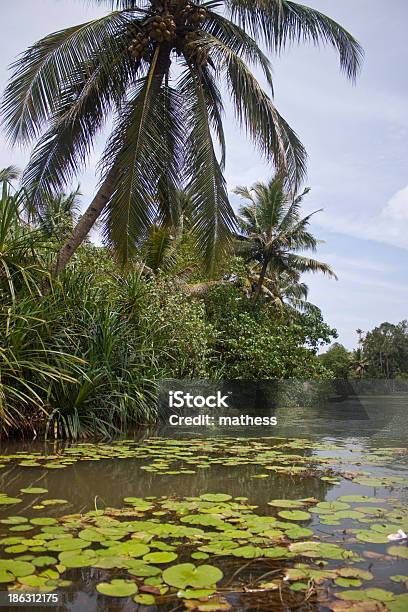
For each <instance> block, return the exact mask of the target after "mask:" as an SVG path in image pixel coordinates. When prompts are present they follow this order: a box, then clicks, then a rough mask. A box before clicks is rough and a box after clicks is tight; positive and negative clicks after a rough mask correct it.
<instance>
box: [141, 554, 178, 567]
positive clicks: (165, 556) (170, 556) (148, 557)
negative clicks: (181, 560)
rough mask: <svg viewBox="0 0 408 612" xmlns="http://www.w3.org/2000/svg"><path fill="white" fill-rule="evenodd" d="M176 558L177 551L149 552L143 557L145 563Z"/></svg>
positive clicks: (164, 561)
mask: <svg viewBox="0 0 408 612" xmlns="http://www.w3.org/2000/svg"><path fill="white" fill-rule="evenodd" d="M175 559H177V553H173V552H151V553H149V554H147V555H145V556H144V557H143V561H146V563H158V564H161V563H170V562H171V561H175Z"/></svg>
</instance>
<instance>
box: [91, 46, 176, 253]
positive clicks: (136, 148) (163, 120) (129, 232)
mask: <svg viewBox="0 0 408 612" xmlns="http://www.w3.org/2000/svg"><path fill="white" fill-rule="evenodd" d="M159 54H160V49H159V47H158V48H157V51H156V55H155V59H154V60H153V62H152V64H151V68H150V72H149V74H148V76H147V77H145V78H143V79H140V81H139V83H138V84H137V86H136V87H135V91H134V93H133V97H132V98H131V99H130V100H129V102H128V103H127V105H126V106H125V107H124V108H123V110H122V111H121V114H120V116H119V117H118V119H117V122H116V125H115V128H114V130H113V133H112V135H111V137H110V139H109V141H108V143H107V146H106V148H105V153H104V155H103V158H102V169H103V170H104V171H111V170H112V169H114V171H115V173H116V176H117V178H116V181H115V183H116V186H115V191H114V193H113V195H112V197H111V199H110V201H109V203H108V206H107V209H106V213H105V217H104V220H105V222H106V227H105V238H106V239H107V241H108V242H109V243H110V244H111V245H112V246H113V247H114V249H115V252H116V254H117V256H118V258H119V260H120V261H121V263H126V261H127V260H128V259H129V257H130V256H131V254H132V252H133V251H134V249H135V246H136V241H137V240H138V239H139V238H140V236H142V235H144V233H145V232H146V230H147V229H148V227H149V226H150V225H151V224H152V223H153V222H154V220H155V219H156V217H157V214H158V213H162V214H163V211H164V208H163V207H164V206H165V203H164V202H163V201H162V202H159V198H158V196H159V194H158V188H159V181H160V179H161V177H163V176H165V177H166V180H165V184H166V185H167V186H168V185H169V182H171V184H172V186H174V189H173V188H172V189H171V190H168V191H167V195H168V196H171V195H172V194H176V193H177V189H176V187H177V186H178V181H179V179H180V177H179V176H178V164H177V158H178V152H177V151H178V149H179V148H180V147H181V143H180V138H181V134H182V133H183V115H182V109H181V108H180V104H178V98H177V93H176V92H175V91H174V90H173V89H171V88H169V87H166V86H162V80H163V76H164V74H163V73H162V72H161V69H159ZM169 98H170V99H171V102H170V104H169ZM169 142H171V146H172V148H173V152H172V151H169V150H168V148H167V147H168V146H169ZM161 195H163V193H162V194H161ZM166 206H168V204H166Z"/></svg>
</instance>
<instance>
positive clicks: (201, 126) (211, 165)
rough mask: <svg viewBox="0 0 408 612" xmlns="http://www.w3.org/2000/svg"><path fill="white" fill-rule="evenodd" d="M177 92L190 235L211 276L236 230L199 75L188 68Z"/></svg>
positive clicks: (190, 67)
mask: <svg viewBox="0 0 408 612" xmlns="http://www.w3.org/2000/svg"><path fill="white" fill-rule="evenodd" d="M179 91H180V94H181V95H182V97H183V99H184V100H186V130H187V134H188V136H187V143H186V158H187V163H186V167H187V168H188V172H189V177H188V185H187V188H188V190H189V192H190V194H191V198H192V200H193V204H194V208H195V213H194V224H193V227H192V229H191V232H192V235H193V237H194V238H195V241H196V246H197V249H198V252H201V253H202V256H203V260H204V262H205V265H206V267H207V270H208V272H209V273H210V274H211V273H213V272H214V270H215V268H216V265H217V261H218V259H219V258H222V257H223V255H224V254H225V253H226V251H227V250H228V249H229V248H230V244H231V240H232V232H233V230H234V229H235V227H236V220H235V214H234V211H233V209H232V207H231V205H230V202H229V199H228V194H227V190H226V184H225V179H224V177H223V175H222V172H221V167H220V164H219V162H218V160H217V157H216V154H215V151H214V145H213V141H212V136H211V129H210V113H209V110H208V106H207V100H206V97H205V94H204V92H203V87H202V82H201V79H200V74H199V73H198V71H196V69H195V68H194V67H192V66H189V68H188V69H187V70H186V71H185V72H184V74H183V75H182V77H181V79H180V82H179Z"/></svg>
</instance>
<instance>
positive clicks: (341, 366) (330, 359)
mask: <svg viewBox="0 0 408 612" xmlns="http://www.w3.org/2000/svg"><path fill="white" fill-rule="evenodd" d="M320 361H321V362H322V363H323V365H324V366H325V367H326V368H327V369H328V370H330V371H331V372H333V375H334V377H335V378H344V379H346V378H349V376H350V370H351V367H352V363H353V356H352V353H350V352H349V351H348V350H347V349H346V348H345V347H344V346H343V345H342V344H339V343H338V342H335V343H334V344H333V345H332V346H331V347H330V348H329V349H328V350H327V351H326V352H325V353H323V354H322V355H320Z"/></svg>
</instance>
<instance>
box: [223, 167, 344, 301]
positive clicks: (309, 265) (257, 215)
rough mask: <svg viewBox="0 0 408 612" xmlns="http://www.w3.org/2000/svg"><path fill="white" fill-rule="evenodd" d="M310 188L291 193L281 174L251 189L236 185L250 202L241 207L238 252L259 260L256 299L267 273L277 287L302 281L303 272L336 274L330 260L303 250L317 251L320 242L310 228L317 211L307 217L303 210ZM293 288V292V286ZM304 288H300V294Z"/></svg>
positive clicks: (237, 192) (240, 193) (249, 258)
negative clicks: (284, 281) (326, 260)
mask: <svg viewBox="0 0 408 612" xmlns="http://www.w3.org/2000/svg"><path fill="white" fill-rule="evenodd" d="M308 192H309V189H305V190H304V191H303V193H301V194H300V195H297V196H295V197H294V196H292V194H291V193H289V192H287V191H286V190H285V184H284V180H283V179H282V178H281V177H280V176H278V177H275V178H274V179H272V180H271V181H270V182H269V183H268V184H264V183H256V184H255V185H254V186H253V187H252V188H251V189H248V188H247V187H237V189H236V190H235V193H236V194H237V195H239V196H241V197H242V198H243V199H244V200H245V201H247V202H248V204H245V205H243V206H241V208H240V210H239V218H238V221H239V226H240V228H241V231H242V234H241V235H240V236H239V238H238V240H237V244H236V246H237V253H238V254H241V255H244V256H245V257H246V259H247V261H255V262H257V264H258V267H259V274H258V278H257V282H256V286H255V290H254V299H255V301H256V300H257V299H258V298H259V296H260V295H261V293H262V289H263V286H264V282H265V279H266V277H268V279H270V281H269V282H271V283H272V284H275V286H276V287H279V284H280V283H282V281H283V280H284V279H286V281H291V284H292V285H293V283H297V282H299V280H300V274H302V273H304V272H323V273H324V274H328V275H329V276H332V277H334V278H337V277H336V275H335V274H334V272H333V270H332V269H331V267H330V266H329V265H328V264H326V263H322V262H321V261H317V260H316V259H313V258H311V257H307V256H305V255H302V254H301V252H303V251H305V250H311V251H315V250H316V248H317V245H318V242H319V241H318V240H317V239H316V238H315V237H314V236H313V234H311V233H310V231H308V226H309V222H310V218H311V217H312V215H313V214H315V213H311V214H309V215H307V216H306V217H302V216H301V214H300V206H301V203H302V200H303V197H304V196H305V195H306V194H307V193H308ZM316 212H318V211H316ZM291 291H292V293H293V286H292V289H291ZM305 291H306V289H305V288H302V290H300V288H299V290H298V294H299V296H300V295H301V294H302V293H303V294H304V293H305Z"/></svg>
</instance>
